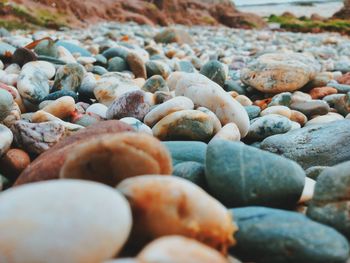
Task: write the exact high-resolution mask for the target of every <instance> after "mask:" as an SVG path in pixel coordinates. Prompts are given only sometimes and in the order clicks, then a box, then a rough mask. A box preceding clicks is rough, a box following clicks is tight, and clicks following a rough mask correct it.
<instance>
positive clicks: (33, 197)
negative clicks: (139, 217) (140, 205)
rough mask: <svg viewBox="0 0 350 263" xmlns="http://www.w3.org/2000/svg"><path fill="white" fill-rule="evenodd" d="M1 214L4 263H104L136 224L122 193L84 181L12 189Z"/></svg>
mask: <svg viewBox="0 0 350 263" xmlns="http://www.w3.org/2000/svg"><path fill="white" fill-rule="evenodd" d="M48 207H50V209H48ZM0 211H1V212H0V226H1V227H0V230H1V233H2V235H1V237H0V244H1V245H0V258H1V261H3V262H14V263H17V262H18V263H19V262H44V261H47V259H50V262H53V263H54V262H101V261H103V260H107V259H110V258H112V257H114V256H115V255H116V254H118V252H119V251H120V250H121V248H122V247H123V245H124V244H125V242H126V240H127V238H128V236H129V233H130V230H131V225H132V215H131V210H130V206H129V204H128V202H127V201H126V200H125V198H124V197H123V196H122V195H121V194H119V193H118V192H117V191H115V190H113V189H112V188H109V187H107V186H104V185H102V184H97V183H93V182H87V181H79V180H60V181H58V180H54V181H48V182H39V183H35V184H29V185H25V186H21V187H16V188H13V189H10V190H7V191H6V192H4V193H2V194H1V196H0ZM29 229H30V230H32V231H28V230H29ZM53 229H54V230H55V231H53ZM48 233H50V235H49V236H50V238H47V237H48ZM62 240H64V242H62ZM10 248H12V249H10ZM13 248H14V249H13ZM52 251H55V253H52Z"/></svg>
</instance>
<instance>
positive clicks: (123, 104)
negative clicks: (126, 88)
mask: <svg viewBox="0 0 350 263" xmlns="http://www.w3.org/2000/svg"><path fill="white" fill-rule="evenodd" d="M150 107H151V103H150V101H149V100H148V98H147V94H146V92H144V91H142V90H135V91H130V92H126V93H124V94H123V95H121V96H120V97H119V98H117V99H116V100H115V101H114V102H113V103H112V104H111V105H110V106H109V107H108V110H107V112H106V117H107V119H109V120H111V119H121V118H125V117H133V118H136V119H138V120H140V121H143V119H144V118H145V116H146V114H147V113H148V112H149V111H150Z"/></svg>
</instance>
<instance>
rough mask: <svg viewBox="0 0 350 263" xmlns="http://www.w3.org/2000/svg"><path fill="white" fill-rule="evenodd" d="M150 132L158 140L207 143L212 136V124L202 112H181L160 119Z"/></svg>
mask: <svg viewBox="0 0 350 263" xmlns="http://www.w3.org/2000/svg"><path fill="white" fill-rule="evenodd" d="M152 131H153V134H154V136H155V137H157V138H158V139H160V140H193V141H208V140H210V139H211V137H212V136H213V132H214V124H213V121H212V120H211V118H210V117H209V115H208V114H205V113H204V112H201V111H198V110H181V111H176V112H173V113H170V114H169V115H167V116H166V117H164V118H163V119H161V120H160V121H159V122H157V123H156V125H154V127H153V128H152Z"/></svg>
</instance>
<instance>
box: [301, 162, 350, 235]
mask: <svg viewBox="0 0 350 263" xmlns="http://www.w3.org/2000/svg"><path fill="white" fill-rule="evenodd" d="M349 187H350V162H344V163H341V164H338V165H336V166H333V167H329V168H327V169H324V170H323V171H322V172H321V173H320V175H319V176H318V177H317V183H316V187H315V194H314V198H313V199H312V200H311V202H310V206H309V208H308V210H307V215H308V217H310V218H311V219H313V220H315V221H318V222H320V223H322V224H325V225H329V226H331V227H334V228H335V229H336V230H338V231H339V232H340V233H342V234H344V235H345V236H346V237H347V238H349V237H350V227H349V223H350V217H349V208H348V203H349V194H348V192H349Z"/></svg>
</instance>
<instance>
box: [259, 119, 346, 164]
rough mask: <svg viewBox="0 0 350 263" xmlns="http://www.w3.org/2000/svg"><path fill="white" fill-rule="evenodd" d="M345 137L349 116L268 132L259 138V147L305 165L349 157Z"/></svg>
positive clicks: (333, 161)
mask: <svg viewBox="0 0 350 263" xmlns="http://www.w3.org/2000/svg"><path fill="white" fill-rule="evenodd" d="M330 134H331V137H330ZM349 139H350V120H341V121H337V122H332V123H329V124H321V125H311V126H308V127H304V128H302V129H297V130H293V131H290V132H288V133H286V134H282V135H281V134H280V135H274V136H271V137H269V138H266V139H265V140H264V141H263V142H262V144H261V149H263V150H267V151H270V152H273V153H276V154H279V155H283V156H284V157H287V158H289V159H292V160H294V161H296V162H298V163H299V164H300V165H301V166H302V167H303V168H304V169H307V168H309V167H311V166H318V165H323V166H333V165H336V164H338V163H341V162H344V161H348V160H350V152H349V150H348V149H349V146H350V140H349Z"/></svg>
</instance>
